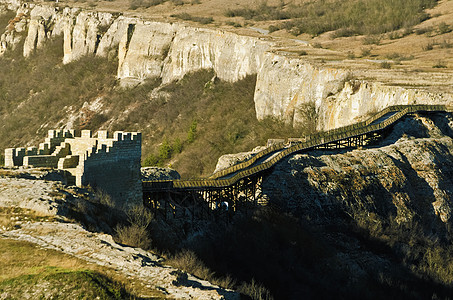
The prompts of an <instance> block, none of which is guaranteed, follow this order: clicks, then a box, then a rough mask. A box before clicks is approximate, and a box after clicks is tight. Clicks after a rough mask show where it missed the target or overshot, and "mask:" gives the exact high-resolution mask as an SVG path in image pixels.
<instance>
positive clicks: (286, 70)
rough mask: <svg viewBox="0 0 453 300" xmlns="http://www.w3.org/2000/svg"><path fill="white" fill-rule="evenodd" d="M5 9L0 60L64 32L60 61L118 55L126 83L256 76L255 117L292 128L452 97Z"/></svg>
mask: <svg viewBox="0 0 453 300" xmlns="http://www.w3.org/2000/svg"><path fill="white" fill-rule="evenodd" d="M7 9H9V10H15V11H16V17H15V18H14V19H13V20H11V21H10V23H9V25H8V27H7V29H6V31H5V32H4V33H3V34H2V36H1V38H0V46H1V47H0V55H1V54H2V53H4V52H5V51H6V50H7V49H8V48H13V47H15V46H16V45H18V44H19V42H20V41H21V40H24V49H23V53H24V55H25V56H29V55H31V54H32V53H33V51H34V50H35V49H37V48H40V47H41V46H42V45H43V43H45V41H46V40H47V39H49V38H52V37H54V36H57V35H63V37H64V39H63V40H64V41H63V45H62V47H63V50H64V51H63V52H64V57H63V63H69V62H71V61H74V60H77V59H79V58H80V57H82V56H84V55H89V54H91V55H99V56H104V57H105V56H107V57H109V58H112V59H113V58H115V59H116V57H117V59H118V72H117V77H118V78H119V79H120V80H121V81H122V83H123V84H125V85H129V84H130V83H132V84H133V85H135V84H137V83H140V82H142V81H144V80H145V79H147V78H161V79H162V83H163V84H166V83H169V82H171V81H174V80H179V79H181V78H182V77H183V76H184V75H185V74H187V73H190V72H194V71H197V70H201V69H213V70H214V71H215V74H216V76H217V77H218V78H220V79H222V80H226V81H230V82H234V81H237V80H240V79H242V78H244V77H245V76H246V75H250V74H256V75H257V80H256V90H255V98H254V101H255V107H256V116H257V118H258V119H263V118H265V117H274V118H277V119H280V120H284V121H285V122H286V123H290V124H292V125H294V126H295V127H300V126H308V125H307V124H311V125H310V126H313V127H314V128H317V129H331V128H336V127H339V126H343V125H348V124H351V123H354V122H356V121H358V120H361V119H363V118H364V116H366V115H367V114H369V113H372V112H375V111H378V110H380V109H382V108H383V107H386V106H388V105H394V104H416V103H421V104H422V103H423V104H444V103H446V102H450V101H452V100H453V99H452V98H453V97H452V94H451V93H449V92H448V91H449V90H448V89H447V92H438V91H437V90H436V89H434V92H432V91H431V92H428V91H425V90H424V89H422V88H403V87H400V86H390V85H387V83H385V84H384V83H382V82H378V81H373V80H370V79H365V76H366V74H365V73H364V72H362V73H360V72H355V70H349V69H346V68H344V67H341V66H340V67H338V66H332V65H331V66H327V65H325V64H323V63H319V62H315V61H310V60H309V59H308V58H306V57H300V56H295V55H292V54H291V53H285V52H284V51H279V49H278V47H277V43H276V42H275V41H273V40H272V39H270V38H269V39H263V38H257V37H250V36H241V35H238V34H235V33H232V32H228V31H225V30H220V29H214V28H196V27H192V26H188V25H185V24H180V23H173V24H171V23H162V22H152V21H146V20H142V19H140V18H127V17H124V16H121V15H119V14H112V13H104V12H96V11H91V10H81V9H78V8H69V7H65V8H59V7H57V6H54V5H45V4H33V3H20V2H17V1H13V0H2V1H0V12H1V11H5V10H7ZM278 53H280V54H278ZM389 72H390V71H389ZM409 81H410V80H409ZM449 81H451V78H450V79H449ZM445 86H449V82H447V83H446V85H445ZM307 110H308V112H307Z"/></svg>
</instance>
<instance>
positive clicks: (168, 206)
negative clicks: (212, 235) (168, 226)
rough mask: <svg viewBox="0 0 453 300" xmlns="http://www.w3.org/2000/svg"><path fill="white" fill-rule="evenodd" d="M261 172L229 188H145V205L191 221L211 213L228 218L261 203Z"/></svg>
mask: <svg viewBox="0 0 453 300" xmlns="http://www.w3.org/2000/svg"><path fill="white" fill-rule="evenodd" d="M262 180H263V176H262V174H257V176H251V177H247V178H243V179H241V180H239V181H238V182H236V183H235V184H234V185H231V186H226V187H212V186H211V187H209V186H208V187H198V188H170V187H169V188H167V189H165V190H164V189H155V190H151V189H148V190H146V191H144V193H143V195H144V205H145V206H146V207H148V208H149V209H151V210H152V211H153V212H154V213H155V214H160V215H162V216H163V217H164V218H165V219H168V218H188V219H191V220H192V221H194V220H202V219H206V218H209V217H211V216H217V217H219V216H220V217H227V218H228V217H229V216H230V215H231V214H233V213H234V212H236V211H238V210H241V211H242V212H244V213H246V214H247V213H248V210H249V209H252V208H253V207H257V206H259V205H260V203H261V202H260V201H259V199H260V197H261V195H262V194H261V182H262Z"/></svg>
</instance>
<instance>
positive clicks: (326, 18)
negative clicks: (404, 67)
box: [225, 0, 446, 37]
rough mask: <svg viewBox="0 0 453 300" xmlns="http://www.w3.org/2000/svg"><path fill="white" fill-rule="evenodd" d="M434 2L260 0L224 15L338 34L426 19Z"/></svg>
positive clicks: (382, 29)
mask: <svg viewBox="0 0 453 300" xmlns="http://www.w3.org/2000/svg"><path fill="white" fill-rule="evenodd" d="M436 3H437V1H436V0H400V1H393V0H353V1H340V0H334V1H308V2H306V3H303V4H300V5H297V6H296V5H284V4H283V2H282V4H280V5H278V6H275V7H273V6H269V5H268V4H267V2H265V1H264V2H261V4H260V5H259V6H258V7H257V8H239V9H230V10H227V11H226V12H225V15H226V16H228V17H237V16H240V17H244V18H245V19H253V20H285V19H290V20H289V21H284V22H281V23H280V24H279V25H278V28H279V29H286V30H287V31H289V32H291V33H293V34H294V35H299V34H301V33H308V34H311V35H319V34H321V33H324V32H327V31H336V32H335V33H334V37H341V36H351V35H355V34H381V33H385V32H390V31H394V30H397V29H400V28H410V27H412V26H414V25H416V24H419V23H420V22H422V21H423V20H426V19H427V18H428V17H429V16H428V14H427V13H426V12H425V9H426V8H430V7H433V6H434V5H435V4H436ZM445 28H446V27H445V26H443V29H445Z"/></svg>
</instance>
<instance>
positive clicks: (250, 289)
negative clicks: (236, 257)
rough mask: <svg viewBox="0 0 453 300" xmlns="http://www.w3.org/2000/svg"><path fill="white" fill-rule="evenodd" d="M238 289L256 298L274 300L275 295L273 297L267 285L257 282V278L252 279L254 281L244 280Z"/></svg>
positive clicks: (258, 299) (255, 299) (257, 299)
mask: <svg viewBox="0 0 453 300" xmlns="http://www.w3.org/2000/svg"><path fill="white" fill-rule="evenodd" d="M238 291H239V292H240V293H241V294H244V295H247V296H249V297H250V298H252V299H254V300H273V299H274V297H272V295H271V293H270V292H269V290H268V289H267V288H266V287H264V286H263V285H262V284H260V283H258V282H256V281H255V279H252V281H251V282H250V283H247V282H243V283H242V284H241V285H240V286H239V288H238Z"/></svg>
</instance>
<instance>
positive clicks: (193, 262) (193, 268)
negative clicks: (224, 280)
mask: <svg viewBox="0 0 453 300" xmlns="http://www.w3.org/2000/svg"><path fill="white" fill-rule="evenodd" d="M167 263H168V264H169V265H171V266H173V267H175V268H178V269H181V270H184V271H185V272H187V273H190V274H193V275H195V276H197V277H199V278H202V279H205V280H209V281H210V280H211V279H212V278H213V277H214V272H212V271H211V270H209V268H208V267H206V266H205V265H204V263H203V262H202V261H201V260H199V259H198V257H197V255H196V254H195V253H194V252H192V251H190V250H183V251H181V252H179V253H177V254H176V255H174V256H172V257H170V258H169V259H168V260H167Z"/></svg>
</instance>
